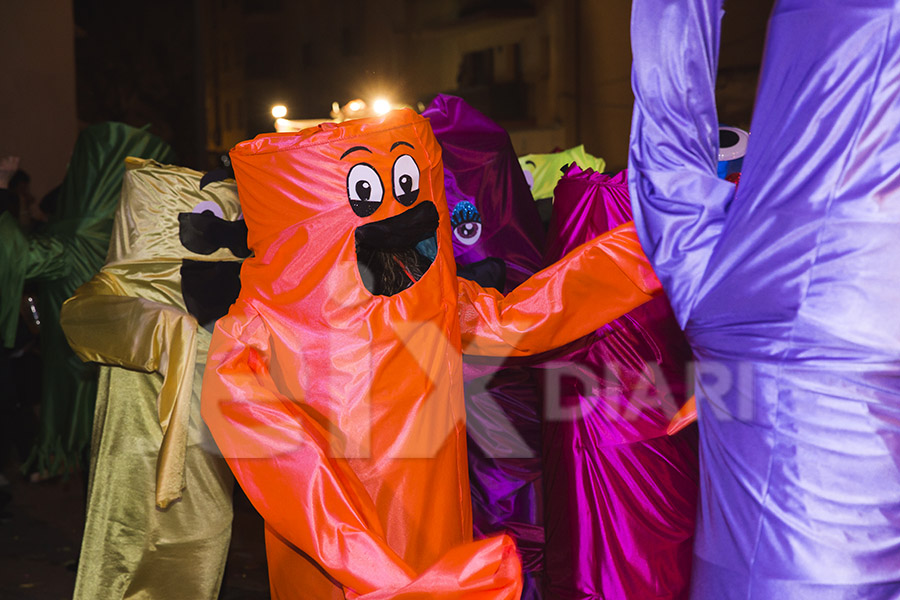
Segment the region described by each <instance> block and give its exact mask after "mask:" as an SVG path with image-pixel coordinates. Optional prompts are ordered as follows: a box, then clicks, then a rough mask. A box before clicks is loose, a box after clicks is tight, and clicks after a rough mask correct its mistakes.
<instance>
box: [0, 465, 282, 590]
mask: <svg viewBox="0 0 900 600" xmlns="http://www.w3.org/2000/svg"><path fill="white" fill-rule="evenodd" d="M4 474H5V475H6V477H7V478H8V479H9V480H10V485H8V486H2V487H0V495H2V494H3V492H7V493H11V494H12V500H11V501H10V502H9V503H8V504H7V505H6V507H5V508H3V509H2V510H0V598H3V599H4V600H38V599H40V600H68V599H69V598H71V597H72V592H73V590H74V589H75V569H76V560H77V558H78V552H79V548H80V546H81V531H82V527H83V524H84V489H83V480H82V476H81V475H80V474H78V475H74V476H70V477H69V478H67V479H63V478H55V479H51V480H48V481H43V482H40V483H29V482H27V481H25V480H24V479H23V478H22V477H21V476H20V475H19V474H18V473H15V472H6V473H4ZM3 497H5V496H3ZM2 502H3V500H2V498H0V503H2ZM234 509H235V510H234V528H233V532H232V541H231V548H230V550H229V554H228V564H227V566H226V568H225V577H224V582H223V584H222V591H221V593H220V595H219V598H220V600H264V599H266V598H268V597H269V584H268V576H267V573H266V557H265V546H264V542H263V529H262V520H261V519H260V517H259V515H258V514H257V513H256V511H255V510H254V509H253V507H252V506H251V505H250V503H249V502H248V501H247V499H246V497H245V496H244V495H243V494H242V493H241V492H240V491H239V490H237V491H236V494H235V507H234Z"/></svg>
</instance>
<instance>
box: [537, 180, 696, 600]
mask: <svg viewBox="0 0 900 600" xmlns="http://www.w3.org/2000/svg"><path fill="white" fill-rule="evenodd" d="M630 220H631V206H630V201H629V197H628V182H627V177H626V173H625V172H622V173H619V174H618V175H615V176H612V177H610V176H608V175H604V174H601V173H596V172H594V171H591V170H588V171H582V170H581V169H580V168H579V167H577V166H572V167H570V168H569V170H568V172H567V173H566V175H565V176H564V177H563V178H562V179H561V180H560V181H559V183H558V184H557V186H556V190H555V191H554V200H553V217H552V220H551V222H550V231H549V234H548V245H547V252H546V257H545V258H546V263H547V264H551V263H553V262H554V261H556V260H558V259H559V258H560V257H562V256H563V255H564V254H565V253H566V252H568V251H569V250H571V249H572V248H575V247H576V246H578V245H579V244H581V243H583V242H585V241H588V240H590V239H592V238H594V237H596V236H597V235H600V234H602V233H604V232H606V231H608V230H609V229H612V228H614V227H616V226H618V225H621V224H622V223H625V222H627V221H630ZM574 346H575V348H574V349H573V350H571V351H570V352H569V353H567V354H565V355H564V356H561V357H559V358H558V359H557V361H555V365H554V364H553V363H550V364H548V365H546V366H545V377H547V378H548V379H549V380H548V381H547V385H545V386H544V389H545V390H546V394H545V399H544V400H545V411H544V414H545V423H544V441H543V452H544V463H545V472H544V477H545V485H544V488H545V502H546V505H547V507H546V513H545V514H546V535H547V544H546V562H547V566H546V579H547V584H548V585H547V589H548V591H549V597H551V598H560V599H566V600H581V599H588V598H590V599H600V598H603V599H606V600H613V599H617V600H632V599H634V598H669V599H676V598H686V597H687V593H688V582H689V577H690V571H691V547H692V541H693V534H694V517H695V514H696V498H697V451H696V432H695V430H694V429H693V428H691V429H689V430H686V431H684V432H682V433H680V434H678V435H677V436H675V437H669V436H668V435H667V434H666V426H667V425H668V422H669V419H670V418H671V416H672V415H673V414H674V412H675V411H676V410H677V409H678V407H680V406H681V405H682V404H683V403H684V401H685V381H684V379H685V373H686V367H687V364H688V362H689V360H690V349H689V348H688V346H687V342H686V341H685V339H684V335H683V334H682V333H681V331H680V330H679V328H678V324H677V323H676V321H675V319H674V317H673V315H672V311H671V309H670V308H669V305H668V303H667V302H666V299H665V298H657V299H655V300H653V301H651V302H649V303H647V304H645V305H643V306H641V307H640V308H638V309H636V310H633V311H631V312H630V313H628V314H627V315H625V316H624V317H622V318H620V319H617V320H616V321H613V322H612V323H610V324H609V325H607V326H605V327H603V328H602V329H600V330H598V331H597V332H595V333H594V334H592V335H591V336H589V337H588V338H587V339H585V340H582V341H581V343H580V344H574ZM555 390H559V394H558V395H556V394H555V393H554V392H555Z"/></svg>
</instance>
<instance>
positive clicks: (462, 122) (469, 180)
mask: <svg viewBox="0 0 900 600" xmlns="http://www.w3.org/2000/svg"><path fill="white" fill-rule="evenodd" d="M422 116H423V117H425V118H427V119H428V120H429V121H430V122H431V128H432V130H433V131H434V136H435V137H436V138H437V140H438V143H440V145H441V150H442V157H443V163H444V188H445V190H446V196H447V207H448V209H449V211H450V214H451V215H452V214H453V213H454V209H456V208H457V206H458V205H459V204H460V203H461V202H469V203H471V204H472V205H473V206H474V207H475V208H476V209H477V218H478V221H477V222H478V224H479V225H480V233H479V234H478V237H477V239H475V240H474V241H473V240H472V238H467V237H465V236H463V235H462V234H461V233H460V232H458V231H457V228H454V231H453V255H454V256H455V257H456V264H458V265H468V264H471V263H473V262H478V261H479V260H483V259H485V258H488V257H491V258H502V259H503V261H504V262H505V263H506V287H505V289H504V290H503V291H507V292H508V291H510V290H512V289H513V288H514V287H516V286H517V285H519V284H520V283H522V282H523V281H525V280H526V279H528V278H529V277H531V275H533V274H534V273H535V272H536V271H538V270H540V268H541V266H542V265H541V257H542V254H543V249H544V238H545V236H546V234H545V233H544V227H543V225H542V224H541V217H540V215H539V214H538V210H537V207H536V206H535V204H534V201H533V200H532V197H531V192H530V190H529V188H528V183H527V182H526V181H525V176H524V175H523V173H522V169H521V167H520V166H519V163H518V158H517V157H516V154H515V150H514V149H513V146H512V142H511V141H510V139H509V134H508V133H507V132H506V130H505V129H503V128H502V127H500V126H499V125H497V124H496V123H494V122H493V121H491V120H490V119H489V118H487V117H486V116H485V115H483V114H481V113H480V112H478V111H477V110H475V109H474V108H472V107H471V106H469V105H468V104H467V103H466V102H465V101H464V100H463V99H462V98H457V97H454V96H448V95H445V94H438V96H437V97H435V99H434V100H432V102H431V104H429V105H428V107H427V108H426V109H425V110H424V111H423V112H422Z"/></svg>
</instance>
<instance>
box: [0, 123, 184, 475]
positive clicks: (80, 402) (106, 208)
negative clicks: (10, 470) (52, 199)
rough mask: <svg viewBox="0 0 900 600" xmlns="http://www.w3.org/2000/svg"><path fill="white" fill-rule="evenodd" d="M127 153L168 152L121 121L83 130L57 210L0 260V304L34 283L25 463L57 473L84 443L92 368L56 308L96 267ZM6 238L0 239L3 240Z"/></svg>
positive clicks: (75, 459) (168, 155) (163, 156)
mask: <svg viewBox="0 0 900 600" xmlns="http://www.w3.org/2000/svg"><path fill="white" fill-rule="evenodd" d="M127 156H135V157H144V158H156V159H159V160H164V161H165V160H171V159H172V157H173V156H174V155H173V153H172V149H171V148H170V147H169V146H168V144H166V143H165V142H164V141H162V140H161V139H159V138H158V137H156V136H154V135H152V134H150V133H148V132H147V131H145V130H143V129H136V128H134V127H130V126H128V125H125V124H123V123H100V124H96V125H91V126H90V127H88V128H86V129H85V130H84V131H82V132H81V133H80V134H79V136H78V139H77V140H76V142H75V148H74V149H73V151H72V157H71V159H70V161H69V166H68V168H67V170H66V176H65V179H64V180H63V182H62V186H61V188H60V192H59V201H58V210H57V212H56V214H55V215H53V216H52V217H51V219H50V221H49V222H48V223H47V226H46V228H45V230H44V232H43V233H41V234H39V235H31V236H27V237H20V235H18V232H16V234H15V235H16V237H17V239H18V241H17V242H15V243H16V244H19V245H21V243H22V242H23V241H24V242H27V250H26V251H25V252H24V253H20V254H19V255H18V256H17V260H16V264H15V266H13V265H12V264H6V263H0V281H3V282H4V287H3V288H2V289H0V294H2V303H3V306H4V307H6V306H9V304H8V303H10V302H12V303H14V305H15V306H18V305H19V303H20V301H21V295H20V292H19V291H20V290H21V289H22V285H23V282H22V279H21V278H22V277H23V276H24V277H25V279H27V280H32V281H37V282H38V286H37V287H38V289H37V301H38V309H39V312H40V315H41V359H42V361H43V372H42V381H41V415H40V428H39V431H38V439H37V441H36V445H35V448H34V451H33V454H32V456H31V457H30V458H29V461H28V462H29V466H30V468H33V469H36V470H39V471H45V472H50V473H56V472H59V471H62V470H64V469H66V468H71V467H73V466H75V465H78V464H79V463H80V462H81V456H82V452H83V450H84V449H85V448H86V447H87V444H88V442H89V440H90V434H91V421H92V419H93V410H94V399H95V397H96V395H97V387H96V385H97V383H96V377H97V373H96V369H95V368H94V367H93V366H92V365H86V364H84V363H82V362H81V361H80V360H79V359H78V357H76V356H75V355H74V354H73V353H72V351H71V349H70V348H69V346H68V344H67V343H66V339H65V336H64V335H63V332H62V329H61V328H60V326H59V311H60V307H61V306H62V303H63V302H64V301H65V300H66V299H67V298H68V297H69V296H71V295H72V293H73V292H74V291H75V288H77V287H78V286H79V285H81V284H83V283H84V282H86V281H87V280H88V279H90V278H91V276H93V275H94V273H96V272H97V271H98V270H99V269H100V267H101V266H103V262H104V258H105V257H106V251H107V249H108V247H109V236H110V231H111V229H112V219H113V214H114V213H115V210H116V205H117V204H118V201H119V192H120V191H121V186H122V173H123V172H124V170H125V164H124V161H125V157H127ZM11 242H12V240H11V239H7V238H6V237H4V238H0V243H2V244H4V245H6V244H10V243H11ZM23 264H24V268H23ZM7 283H9V284H10V285H9V287H7V286H6V284H7ZM2 314H3V315H4V316H6V317H7V318H11V319H17V318H18V312H17V311H16V312H12V311H8V310H6V309H4V310H3V312H2ZM7 327H10V325H9V322H7V323H2V324H0V331H9V329H7ZM12 327H14V324H13V325H12Z"/></svg>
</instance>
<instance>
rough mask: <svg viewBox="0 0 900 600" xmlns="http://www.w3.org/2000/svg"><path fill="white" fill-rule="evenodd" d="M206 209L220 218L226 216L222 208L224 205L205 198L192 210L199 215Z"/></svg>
mask: <svg viewBox="0 0 900 600" xmlns="http://www.w3.org/2000/svg"><path fill="white" fill-rule="evenodd" d="M206 211H209V212H211V213H212V214H214V215H216V216H217V217H219V218H220V219H224V218H225V212H224V211H223V210H222V207H221V206H219V204H218V203H217V202H213V201H212V200H204V201H203V202H198V203H197V204H196V205H195V206H194V209H193V210H192V211H191V212H192V213H196V214H198V215H199V214H202V213H204V212H206Z"/></svg>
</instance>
